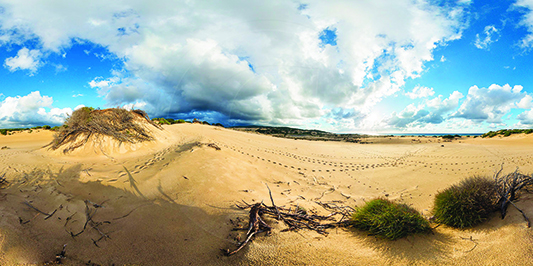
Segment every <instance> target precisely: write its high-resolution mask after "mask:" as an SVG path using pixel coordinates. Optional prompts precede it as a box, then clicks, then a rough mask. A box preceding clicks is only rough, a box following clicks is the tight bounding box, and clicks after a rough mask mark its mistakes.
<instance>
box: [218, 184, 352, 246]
mask: <svg viewBox="0 0 533 266" xmlns="http://www.w3.org/2000/svg"><path fill="white" fill-rule="evenodd" d="M267 188H268V192H269V196H270V201H271V203H272V206H267V205H265V204H264V203H262V202H261V203H256V204H253V205H252V204H248V203H246V202H245V201H242V202H243V205H242V206H241V205H236V206H237V207H238V208H239V209H242V210H244V209H250V215H249V217H250V220H249V227H248V233H247V234H246V240H245V241H244V242H242V243H240V244H239V246H238V247H237V249H236V250H234V251H232V252H230V251H229V250H225V251H224V253H225V255H226V256H231V255H233V254H235V253H237V252H238V251H240V250H241V249H242V248H243V247H244V246H245V245H246V244H248V243H249V242H250V240H251V238H252V237H253V236H254V235H256V234H258V233H261V232H268V233H270V232H271V230H272V228H271V227H270V226H269V225H268V224H266V223H265V222H264V220H263V219H262V218H261V215H262V214H267V215H269V216H271V217H272V218H274V219H276V220H278V221H283V223H284V224H285V225H287V226H288V228H287V229H284V230H282V232H283V231H297V230H299V229H308V230H312V231H315V232H317V233H319V234H321V235H327V234H328V233H327V232H326V229H328V228H338V227H348V226H349V225H350V222H349V217H351V215H352V213H353V211H354V209H353V208H351V207H349V206H338V205H336V204H335V203H332V202H325V203H323V202H319V201H315V202H316V203H317V204H318V205H320V206H322V207H323V208H324V209H326V210H328V211H331V213H330V214H329V215H317V214H316V213H310V214H309V213H308V212H307V211H305V210H303V209H301V208H300V207H299V206H296V208H294V209H293V208H291V207H289V208H288V209H287V208H284V207H280V206H277V205H276V204H275V203H274V198H273V197H272V191H271V190H270V188H269V187H268V185H267ZM339 215H340V216H341V217H340V219H338V220H337V221H336V219H335V216H339ZM324 221H333V222H329V223H328V222H326V223H324ZM234 230H242V228H237V229H234Z"/></svg>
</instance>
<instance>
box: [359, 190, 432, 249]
mask: <svg viewBox="0 0 533 266" xmlns="http://www.w3.org/2000/svg"><path fill="white" fill-rule="evenodd" d="M352 223H353V225H354V227H355V228H358V229H360V230H364V231H368V232H370V233H371V234H373V235H379V236H382V237H385V238H388V239H390V240H395V239H398V238H402V237H406V236H408V235H412V234H416V233H422V232H427V231H429V230H430V226H429V222H428V221H427V220H426V219H425V218H424V217H422V215H420V213H418V212H417V211H416V210H415V209H413V208H411V207H409V206H407V205H405V204H399V203H394V202H391V201H389V200H387V199H375V200H372V201H370V202H367V203H366V204H365V205H364V206H363V207H360V208H356V210H355V212H354V214H353V216H352Z"/></svg>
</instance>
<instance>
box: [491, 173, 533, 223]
mask: <svg viewBox="0 0 533 266" xmlns="http://www.w3.org/2000/svg"><path fill="white" fill-rule="evenodd" d="M502 170H503V166H502V167H501V168H500V170H499V171H497V172H496V173H495V174H494V181H495V183H496V192H497V193H498V195H499V196H500V199H499V200H498V204H497V205H498V206H499V209H500V213H501V217H502V219H503V218H505V215H506V214H507V208H508V207H509V204H511V205H512V206H513V207H515V208H516V209H517V210H518V211H519V212H520V213H521V214H522V216H523V217H524V220H525V221H526V222H527V227H528V228H529V227H531V222H530V220H529V218H528V217H527V215H526V214H525V213H524V212H523V211H522V210H521V209H520V208H518V207H517V206H516V205H515V204H514V202H513V201H514V200H516V199H517V198H518V193H519V192H520V190H522V189H524V188H528V187H531V186H533V178H532V177H531V176H528V175H524V174H521V173H519V172H518V169H516V170H515V171H514V172H513V173H509V174H507V175H503V176H502V175H501V172H502Z"/></svg>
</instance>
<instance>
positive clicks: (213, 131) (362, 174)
mask: <svg viewBox="0 0 533 266" xmlns="http://www.w3.org/2000/svg"><path fill="white" fill-rule="evenodd" d="M153 132H154V134H156V135H155V140H154V141H151V142H144V143H141V144H122V145H120V146H119V145H118V143H117V142H116V141H113V140H110V139H101V140H100V142H99V143H98V144H97V145H96V144H94V143H92V144H91V143H89V144H88V145H87V146H84V147H81V148H79V149H77V150H75V151H74V152H71V153H69V154H63V153H62V152H61V151H59V150H56V151H50V150H47V149H43V148H42V147H43V146H44V145H46V144H48V143H49V142H50V141H52V139H53V132H50V131H47V130H34V131H33V132H32V133H28V132H21V133H15V134H13V135H10V136H0V147H5V148H3V149H2V150H0V175H2V174H5V178H6V180H7V181H8V182H9V184H8V186H7V187H5V188H4V189H0V214H1V217H0V261H2V263H0V264H2V265H16V264H42V263H44V262H48V261H53V260H54V259H55V256H56V254H58V253H59V252H61V250H62V248H63V246H64V245H65V244H66V248H65V251H66V252H65V256H66V259H65V260H64V262H65V263H66V264H68V265H85V263H88V262H89V261H90V262H91V263H96V264H101V265H111V264H112V263H114V264H115V265H123V264H135V265H189V264H190V265H225V264H230V265H291V264H293V265H302V264H307V265H369V264H370V265H384V264H400V265H402V264H403V265H407V264H424V265H425V264H429V265H443V264H444V265H467V264H470V265H526V264H530V263H531V261H532V260H533V255H532V254H533V234H532V230H531V229H529V228H527V227H526V224H525V222H524V220H523V218H522V216H521V214H520V213H519V212H518V211H517V210H516V209H513V208H509V213H508V215H507V217H506V218H505V219H503V220H502V219H501V218H500V217H499V216H498V215H497V213H495V214H494V217H493V218H492V219H490V220H489V221H488V222H486V223H484V224H482V225H480V226H477V227H475V228H473V229H468V230H457V229H452V228H449V227H446V226H439V227H437V228H435V229H434V230H433V233H431V234H427V235H416V236H410V237H407V238H403V239H399V240H396V241H388V240H384V239H381V238H377V237H375V236H368V235H367V234H365V233H364V232H361V231H357V230H354V229H349V228H347V229H346V228H338V229H333V230H328V232H329V234H328V235H327V236H323V235H320V234H317V233H316V232H313V231H305V230H300V231H298V232H280V231H281V230H283V229H284V228H285V226H284V225H283V224H282V223H278V222H277V221H275V220H272V219H267V220H266V221H267V222H268V223H270V225H271V226H272V227H273V228H274V229H273V232H272V234H270V235H268V236H264V235H261V234H260V235H258V236H257V237H255V239H253V240H252V242H251V243H250V244H249V245H248V246H246V247H245V248H244V249H243V250H242V251H240V252H239V253H237V254H235V255H234V256H231V257H226V256H224V255H223V252H222V250H223V249H234V248H235V247H236V245H235V244H236V242H237V241H236V238H237V235H238V233H239V232H235V231H232V229H233V227H234V225H233V224H232V223H231V222H230V220H232V221H234V220H238V219H242V220H243V221H246V220H247V217H248V213H247V211H246V210H240V209H238V208H235V204H236V203H238V202H240V201H241V200H244V201H246V202H248V203H257V202H261V201H265V202H269V194H268V189H267V187H266V185H268V186H269V187H270V189H271V190H272V195H273V198H274V199H275V200H276V204H277V205H280V206H281V205H285V206H291V205H294V206H296V205H298V206H301V207H303V208H305V209H308V210H316V211H318V212H319V213H320V212H323V213H327V212H326V211H325V210H324V209H322V208H321V207H320V206H319V205H318V204H317V203H316V202H315V201H317V199H319V200H320V201H336V202H339V203H342V204H343V205H350V206H354V207H355V206H358V205H362V204H363V203H364V202H365V201H368V200H371V199H373V198H376V197H386V198H388V199H391V200H397V201H400V202H404V203H407V204H410V205H412V206H413V207H414V208H416V209H417V210H419V211H420V212H421V213H422V214H423V215H425V216H430V215H431V213H430V211H431V209H432V205H433V197H434V195H435V193H437V192H438V191H439V190H442V189H444V188H446V187H447V186H449V185H451V184H453V183H456V182H458V181H460V180H461V179H464V178H465V177H468V176H472V175H488V176H491V175H492V174H493V173H494V171H496V170H498V169H499V168H500V166H501V165H502V164H503V167H504V172H510V171H514V170H515V169H516V168H517V167H519V169H520V171H521V172H525V173H529V172H533V136H530V135H513V136H511V137H506V138H501V137H495V138H492V139H482V138H473V137H463V138H461V139H459V140H454V141H453V142H443V141H442V140H439V139H438V138H432V137H428V138H419V137H392V138H376V139H374V140H369V142H373V143H372V144H354V143H343V142H323V141H305V140H290V139H282V138H275V137H271V136H266V135H259V134H251V133H245V132H239V131H235V130H231V129H224V128H220V127H214V126H207V125H199V124H177V125H171V126H163V130H156V129H153ZM208 144H214V145H211V146H209V145H208ZM217 146H218V147H220V150H217V149H215V148H214V147H217ZM532 199H533V196H532V195H531V194H527V193H526V194H523V195H522V196H521V197H520V200H519V201H517V202H516V205H517V206H519V207H520V208H521V209H522V210H524V211H525V212H526V214H528V216H530V217H533V204H532V203H533V201H532ZM54 211H55V213H54ZM88 214H89V215H88ZM89 218H90V219H89ZM432 226H433V227H435V226H436V224H433V225H432ZM84 227H85V229H84Z"/></svg>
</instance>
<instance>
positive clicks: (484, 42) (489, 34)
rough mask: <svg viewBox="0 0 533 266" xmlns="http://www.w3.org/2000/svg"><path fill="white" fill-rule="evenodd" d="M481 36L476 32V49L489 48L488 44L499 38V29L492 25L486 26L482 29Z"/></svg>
mask: <svg viewBox="0 0 533 266" xmlns="http://www.w3.org/2000/svg"><path fill="white" fill-rule="evenodd" d="M482 36H484V38H483V37H480V35H479V34H476V41H475V42H474V45H475V46H476V47H477V48H478V49H483V50H489V45H490V44H492V43H493V42H497V41H498V39H499V38H500V31H499V30H498V29H496V28H495V27H494V26H493V25H489V26H486V27H485V29H484V30H483V34H482Z"/></svg>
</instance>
